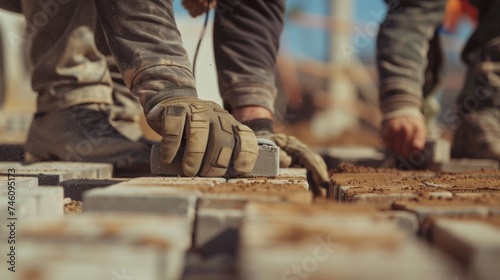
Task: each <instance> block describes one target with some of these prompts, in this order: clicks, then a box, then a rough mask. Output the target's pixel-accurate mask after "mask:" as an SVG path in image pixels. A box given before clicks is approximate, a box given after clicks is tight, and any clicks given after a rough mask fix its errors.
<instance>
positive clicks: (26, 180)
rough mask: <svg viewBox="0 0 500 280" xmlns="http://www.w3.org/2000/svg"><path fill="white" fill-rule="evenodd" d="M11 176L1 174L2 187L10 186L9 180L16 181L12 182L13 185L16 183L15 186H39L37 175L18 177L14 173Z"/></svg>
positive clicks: (0, 186) (0, 184) (0, 182)
mask: <svg viewBox="0 0 500 280" xmlns="http://www.w3.org/2000/svg"><path fill="white" fill-rule="evenodd" d="M12 175H14V176H11V177H10V180H9V177H8V176H1V175H0V189H3V188H7V187H8V186H9V181H14V183H10V184H11V185H13V184H14V185H15V188H16V189H17V188H33V187H38V178H36V177H17V176H16V174H15V173H13V174H12Z"/></svg>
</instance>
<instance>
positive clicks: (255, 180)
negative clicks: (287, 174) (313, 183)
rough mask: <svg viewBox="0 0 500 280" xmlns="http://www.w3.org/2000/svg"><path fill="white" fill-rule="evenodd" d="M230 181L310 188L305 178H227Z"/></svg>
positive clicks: (234, 182)
mask: <svg viewBox="0 0 500 280" xmlns="http://www.w3.org/2000/svg"><path fill="white" fill-rule="evenodd" d="M227 182H228V183H231V184H238V183H245V184H256V183H257V184H259V183H260V184H275V185H300V186H303V187H304V189H306V190H307V189H309V183H308V182H307V180H305V179H279V178H277V179H269V178H235V179H229V180H227Z"/></svg>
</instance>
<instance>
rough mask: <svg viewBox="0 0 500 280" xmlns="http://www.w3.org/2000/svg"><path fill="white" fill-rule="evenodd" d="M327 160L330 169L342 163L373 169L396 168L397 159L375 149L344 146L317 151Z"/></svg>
mask: <svg viewBox="0 0 500 280" xmlns="http://www.w3.org/2000/svg"><path fill="white" fill-rule="evenodd" d="M315 151H316V152H317V153H318V154H320V155H321V156H322V157H323V159H324V160H325V163H326V165H327V166H328V168H329V169H331V168H336V167H337V166H338V165H339V164H341V163H350V164H356V165H360V166H371V167H395V163H396V161H395V158H394V157H392V156H389V155H386V154H384V153H382V152H380V151H378V150H376V149H375V148H373V147H366V146H344V147H331V148H322V149H315Z"/></svg>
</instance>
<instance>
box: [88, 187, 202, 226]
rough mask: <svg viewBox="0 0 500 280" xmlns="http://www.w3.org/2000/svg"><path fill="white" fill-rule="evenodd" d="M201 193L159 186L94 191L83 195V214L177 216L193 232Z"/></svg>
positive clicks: (110, 188)
mask: <svg viewBox="0 0 500 280" xmlns="http://www.w3.org/2000/svg"><path fill="white" fill-rule="evenodd" d="M200 196H201V192H199V191H194V190H182V189H173V188H162V187H148V188H144V187H134V186H128V187H120V186H118V185H115V186H111V187H106V188H101V189H93V190H90V191H87V192H85V193H84V195H83V202H84V204H83V205H84V211H89V212H137V213H151V214H162V215H168V216H180V217H182V218H184V220H185V222H186V223H187V224H188V225H189V226H190V228H191V229H193V225H194V218H195V209H196V201H197V199H198V197H200Z"/></svg>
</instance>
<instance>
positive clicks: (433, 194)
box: [425, 191, 453, 199]
mask: <svg viewBox="0 0 500 280" xmlns="http://www.w3.org/2000/svg"><path fill="white" fill-rule="evenodd" d="M425 195H426V196H427V197H429V198H436V199H439V198H452V197H453V194H452V193H451V192H447V191H439V192H429V193H426V194H425Z"/></svg>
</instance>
